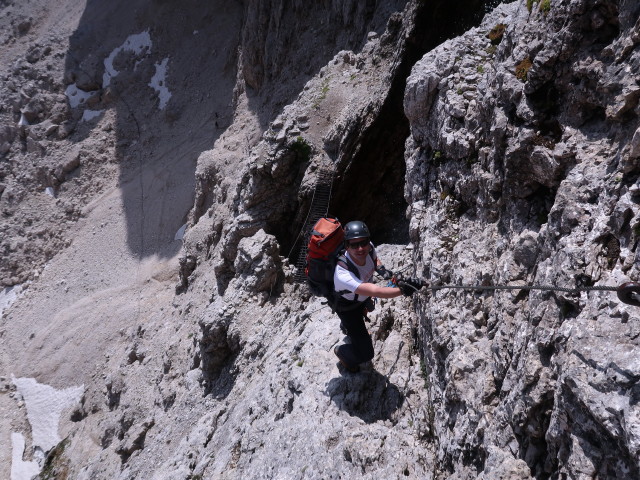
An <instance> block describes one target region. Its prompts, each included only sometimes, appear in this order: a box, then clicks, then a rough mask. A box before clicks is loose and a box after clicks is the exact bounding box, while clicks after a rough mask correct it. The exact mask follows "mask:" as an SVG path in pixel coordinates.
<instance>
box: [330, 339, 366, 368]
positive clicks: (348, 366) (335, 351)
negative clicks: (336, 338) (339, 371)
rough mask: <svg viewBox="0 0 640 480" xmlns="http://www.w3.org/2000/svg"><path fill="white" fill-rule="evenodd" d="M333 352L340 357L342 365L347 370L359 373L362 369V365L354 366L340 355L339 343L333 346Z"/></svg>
mask: <svg viewBox="0 0 640 480" xmlns="http://www.w3.org/2000/svg"><path fill="white" fill-rule="evenodd" d="M333 353H334V354H335V356H336V357H338V361H339V362H340V365H342V366H343V367H344V369H345V370H346V371H347V372H350V373H358V372H359V371H360V367H359V366H358V365H356V366H353V367H352V366H351V365H349V364H348V363H347V362H346V361H344V360H343V359H342V357H340V354H339V353H338V346H337V345H336V346H335V347H333Z"/></svg>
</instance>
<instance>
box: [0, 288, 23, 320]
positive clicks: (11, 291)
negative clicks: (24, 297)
mask: <svg viewBox="0 0 640 480" xmlns="http://www.w3.org/2000/svg"><path fill="white" fill-rule="evenodd" d="M20 293H22V285H13V286H11V287H5V288H3V289H2V290H1V291H0V319H1V318H2V317H3V316H4V311H5V310H7V309H8V308H9V307H10V306H11V304H12V303H13V302H15V301H16V300H17V299H18V298H19V297H20Z"/></svg>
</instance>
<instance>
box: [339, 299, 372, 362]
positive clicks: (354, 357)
mask: <svg viewBox="0 0 640 480" xmlns="http://www.w3.org/2000/svg"><path fill="white" fill-rule="evenodd" d="M336 313H337V314H338V317H339V318H340V320H341V321H342V325H343V326H344V328H345V330H346V331H347V335H349V338H351V343H350V344H348V343H346V344H344V345H340V346H339V347H338V353H339V355H340V357H341V358H342V359H343V360H344V361H345V362H347V363H348V364H349V366H351V367H355V366H356V365H359V364H360V363H364V362H368V361H369V360H371V359H372V358H373V355H374V352H373V342H372V341H371V335H369V332H368V331H367V327H366V326H365V324H364V314H365V312H364V306H363V307H362V308H356V309H354V310H348V311H346V312H336Z"/></svg>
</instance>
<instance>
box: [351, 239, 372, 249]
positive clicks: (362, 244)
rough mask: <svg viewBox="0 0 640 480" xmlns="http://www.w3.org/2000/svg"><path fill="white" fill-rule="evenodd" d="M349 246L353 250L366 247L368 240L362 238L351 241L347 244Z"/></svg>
mask: <svg viewBox="0 0 640 480" xmlns="http://www.w3.org/2000/svg"><path fill="white" fill-rule="evenodd" d="M348 245H349V248H353V249H354V250H357V249H358V248H360V247H366V246H368V245H369V240H368V239H367V240H362V241H360V242H351V243H349V244H348Z"/></svg>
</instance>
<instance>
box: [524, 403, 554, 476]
mask: <svg viewBox="0 0 640 480" xmlns="http://www.w3.org/2000/svg"><path fill="white" fill-rule="evenodd" d="M553 407H554V398H553V392H552V391H549V392H547V393H546V394H545V395H544V396H543V397H542V399H541V400H540V401H539V402H538V403H537V404H535V405H533V406H532V407H531V408H530V409H529V411H528V412H527V418H526V420H525V421H524V422H523V424H521V425H514V432H515V433H516V437H517V439H518V443H519V444H520V451H519V457H520V458H521V459H523V460H524V461H525V462H527V465H529V468H530V469H531V473H532V475H533V477H534V478H536V479H537V480H546V479H548V478H550V472H552V471H555V470H556V467H557V459H556V458H554V457H553V456H552V455H550V454H549V448H548V445H547V440H546V434H547V430H548V429H549V424H550V422H551V412H552V411H553Z"/></svg>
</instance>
